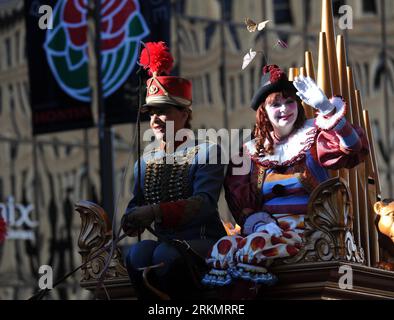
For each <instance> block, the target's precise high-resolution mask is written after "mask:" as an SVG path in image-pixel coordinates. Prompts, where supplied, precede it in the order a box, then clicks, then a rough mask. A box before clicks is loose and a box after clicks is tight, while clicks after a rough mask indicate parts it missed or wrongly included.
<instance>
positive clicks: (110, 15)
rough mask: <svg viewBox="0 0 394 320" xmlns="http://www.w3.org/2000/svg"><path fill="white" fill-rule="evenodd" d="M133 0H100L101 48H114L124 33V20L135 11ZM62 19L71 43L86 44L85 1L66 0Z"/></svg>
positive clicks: (104, 49)
mask: <svg viewBox="0 0 394 320" xmlns="http://www.w3.org/2000/svg"><path fill="white" fill-rule="evenodd" d="M135 9H136V5H135V3H134V0H112V1H111V0H102V1H101V49H102V50H103V51H106V50H110V49H113V48H116V47H117V46H118V45H119V44H120V43H121V42H122V41H123V40H124V39H125V35H126V27H127V25H126V22H127V20H128V18H129V17H130V15H131V14H132V13H133V12H134V11H135ZM63 19H64V23H65V25H66V29H67V32H68V35H69V37H70V41H71V43H72V44H73V45H74V46H75V47H83V46H85V45H87V23H88V22H87V1H86V0H67V1H66V4H65V6H64V12H63Z"/></svg>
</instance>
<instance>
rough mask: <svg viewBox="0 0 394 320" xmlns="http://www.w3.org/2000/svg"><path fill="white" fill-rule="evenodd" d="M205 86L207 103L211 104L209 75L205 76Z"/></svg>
mask: <svg viewBox="0 0 394 320" xmlns="http://www.w3.org/2000/svg"><path fill="white" fill-rule="evenodd" d="M205 85H206V88H207V96H208V102H209V103H210V104H212V102H213V99H212V87H211V75H210V74H209V73H207V74H205Z"/></svg>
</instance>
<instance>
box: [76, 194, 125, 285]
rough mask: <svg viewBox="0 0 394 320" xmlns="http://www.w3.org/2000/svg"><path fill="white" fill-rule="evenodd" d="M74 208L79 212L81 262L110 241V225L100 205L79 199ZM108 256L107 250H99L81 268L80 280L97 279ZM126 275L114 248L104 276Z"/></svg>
mask: <svg viewBox="0 0 394 320" xmlns="http://www.w3.org/2000/svg"><path fill="white" fill-rule="evenodd" d="M75 210H76V211H77V212H78V213H79V214H80V217H81V221H82V226H81V232H80V234H79V238H78V246H79V249H80V250H79V253H80V254H81V257H82V263H85V262H86V261H88V260H90V259H92V258H93V257H94V256H95V255H96V254H97V251H98V250H101V249H102V248H103V247H104V246H106V245H108V244H110V243H111V237H112V226H111V222H110V221H109V218H108V215H107V214H106V212H105V211H104V210H103V208H101V207H100V206H98V205H96V204H94V203H92V202H89V201H80V202H78V203H77V204H76V205H75ZM108 256H109V250H108V251H103V252H101V253H100V254H99V255H98V256H97V257H95V258H94V259H92V261H90V262H88V263H87V264H86V265H85V266H84V267H83V268H82V281H87V280H97V279H99V277H100V274H101V272H102V271H103V269H104V266H105V263H106V261H107V259H108ZM116 276H127V270H126V268H125V266H124V264H123V259H122V254H121V252H120V250H119V248H116V250H115V252H114V255H113V257H112V259H111V262H110V266H109V268H108V271H107V273H106V276H105V278H106V279H108V278H113V277H116Z"/></svg>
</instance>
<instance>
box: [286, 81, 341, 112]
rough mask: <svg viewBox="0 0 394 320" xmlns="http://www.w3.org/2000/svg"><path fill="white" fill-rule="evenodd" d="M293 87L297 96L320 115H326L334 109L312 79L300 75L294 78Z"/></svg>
mask: <svg viewBox="0 0 394 320" xmlns="http://www.w3.org/2000/svg"><path fill="white" fill-rule="evenodd" d="M293 85H294V87H295V88H296V89H297V91H298V92H297V96H299V97H300V99H301V100H302V101H304V102H305V103H306V104H308V105H310V106H311V107H313V108H315V109H317V110H318V111H319V112H320V113H321V114H323V115H327V114H329V113H330V112H331V111H332V110H333V109H334V108H335V107H334V106H333V105H332V104H331V102H330V101H329V100H328V98H327V96H326V95H325V94H324V92H323V91H322V90H321V89H320V88H319V87H318V86H317V84H316V83H315V82H314V81H313V80H312V78H310V77H304V76H302V75H301V76H299V77H295V79H294V81H293Z"/></svg>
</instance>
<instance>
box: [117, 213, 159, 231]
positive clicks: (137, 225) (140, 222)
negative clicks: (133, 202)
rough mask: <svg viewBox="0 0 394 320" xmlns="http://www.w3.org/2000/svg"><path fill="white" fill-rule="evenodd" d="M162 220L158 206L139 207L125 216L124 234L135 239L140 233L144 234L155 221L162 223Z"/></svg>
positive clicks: (123, 223)
mask: <svg viewBox="0 0 394 320" xmlns="http://www.w3.org/2000/svg"><path fill="white" fill-rule="evenodd" d="M160 220H161V211H160V207H159V206H158V205H154V206H151V205H147V206H141V207H137V208H136V209H135V210H134V211H132V212H131V213H129V214H127V215H124V216H123V218H122V222H121V224H122V229H123V232H124V233H126V234H127V235H128V236H130V237H135V236H137V235H138V231H140V232H141V233H142V232H143V231H144V230H145V228H146V227H149V226H150V225H151V224H152V222H153V221H156V222H160Z"/></svg>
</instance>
